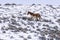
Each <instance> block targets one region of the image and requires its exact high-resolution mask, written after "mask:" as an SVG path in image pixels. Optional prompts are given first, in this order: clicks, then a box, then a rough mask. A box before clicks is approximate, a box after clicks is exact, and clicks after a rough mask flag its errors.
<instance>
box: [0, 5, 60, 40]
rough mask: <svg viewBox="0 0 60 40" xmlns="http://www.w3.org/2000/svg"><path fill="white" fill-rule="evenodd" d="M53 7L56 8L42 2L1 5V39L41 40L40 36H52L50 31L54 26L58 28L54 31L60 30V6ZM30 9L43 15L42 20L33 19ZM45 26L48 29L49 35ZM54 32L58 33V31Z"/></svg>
mask: <svg viewBox="0 0 60 40" xmlns="http://www.w3.org/2000/svg"><path fill="white" fill-rule="evenodd" d="M53 7H54V8H56V9H53V8H52V7H50V6H49V5H48V6H47V5H42V4H41V5H15V6H14V5H12V6H11V5H10V6H6V5H5V6H3V5H2V6H0V36H1V37H0V40H1V39H2V40H40V39H39V37H46V39H47V38H51V37H50V36H49V33H48V32H49V31H50V32H51V30H52V29H54V27H57V28H55V29H54V30H53V31H56V29H57V31H60V23H59V22H60V20H59V19H60V9H58V8H59V6H54V5H53ZM57 7H58V8H57ZM28 11H31V12H33V13H39V14H40V15H41V17H42V19H40V20H41V21H40V20H39V21H36V20H34V19H31V15H27V12H28ZM58 20H59V21H58ZM44 28H46V30H47V31H48V32H47V35H46V34H45V29H44ZM48 28H49V29H50V30H48ZM37 29H38V30H37ZM59 33H60V32H59ZM54 34H56V35H58V34H57V33H54ZM43 35H45V36H43ZM48 36H49V37H48ZM53 39H54V38H53ZM54 40H55V39H54Z"/></svg>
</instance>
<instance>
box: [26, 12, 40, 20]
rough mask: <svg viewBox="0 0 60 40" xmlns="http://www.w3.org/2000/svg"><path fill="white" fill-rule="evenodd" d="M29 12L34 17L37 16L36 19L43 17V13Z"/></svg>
mask: <svg viewBox="0 0 60 40" xmlns="http://www.w3.org/2000/svg"><path fill="white" fill-rule="evenodd" d="M27 14H30V15H31V17H32V18H36V20H39V19H40V18H41V15H40V14H39V13H35V14H34V13H32V12H29V11H28V13H27Z"/></svg>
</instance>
